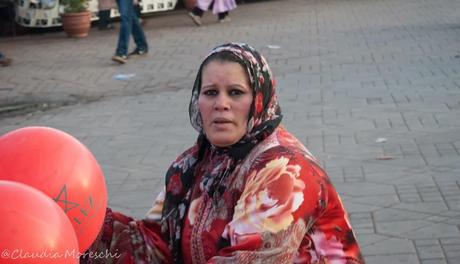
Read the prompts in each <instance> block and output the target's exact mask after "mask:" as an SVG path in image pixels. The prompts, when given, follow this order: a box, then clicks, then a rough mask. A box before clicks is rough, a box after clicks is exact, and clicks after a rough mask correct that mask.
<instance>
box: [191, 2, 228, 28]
mask: <svg viewBox="0 0 460 264" xmlns="http://www.w3.org/2000/svg"><path fill="white" fill-rule="evenodd" d="M210 8H212V12H213V13H214V14H217V18H218V21H219V23H225V22H230V16H229V12H230V11H231V10H233V9H235V8H236V2H235V0H197V1H196V4H195V7H193V9H192V11H191V12H189V13H188V15H189V17H190V18H191V19H192V21H193V23H195V25H197V26H201V25H202V23H201V17H203V14H204V12H205V11H206V10H208V9H210Z"/></svg>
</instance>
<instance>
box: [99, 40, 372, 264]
mask: <svg viewBox="0 0 460 264" xmlns="http://www.w3.org/2000/svg"><path fill="white" fill-rule="evenodd" d="M271 75H272V74H271V71H270V68H269V67H268V65H267V62H266V61H265V59H264V58H263V57H262V56H261V55H260V54H259V53H258V52H257V51H255V50H254V49H253V48H251V47H249V46H248V45H246V44H237V43H230V44H225V45H222V46H219V47H217V48H215V49H214V50H213V51H212V52H211V54H210V55H208V56H207V58H206V59H205V60H204V62H203V63H202V65H201V67H200V70H199V72H198V75H197V78H196V81H195V84H194V87H193V92H192V98H191V102H190V107H189V113H190V120H191V123H192V126H193V127H194V128H195V129H196V130H197V131H198V132H199V136H198V140H197V142H196V143H195V145H194V146H193V147H191V148H190V149H188V150H187V151H185V152H184V153H183V154H181V155H180V156H179V157H178V158H177V159H176V160H175V161H174V162H173V164H172V165H171V167H170V168H169V170H168V172H167V174H166V187H165V190H164V191H163V192H162V193H161V194H160V195H159V197H158V198H157V200H156V201H155V203H154V206H153V208H152V209H151V210H150V212H149V213H148V214H147V218H146V219H144V220H142V221H134V220H132V219H131V218H129V217H126V216H123V215H121V214H118V213H113V212H111V211H110V210H108V213H107V217H106V223H105V225H104V228H103V232H101V236H100V238H99V239H98V241H97V242H96V243H95V244H94V245H93V248H92V249H91V250H92V251H103V250H105V249H108V250H109V251H110V252H118V253H120V254H121V256H120V257H119V258H117V260H118V262H116V261H115V262H114V263H262V262H265V263H363V262H364V261H363V259H362V258H361V255H360V250H359V247H358V244H357V242H356V239H355V236H354V234H353V231H352V229H351V226H350V223H349V221H348V218H347V216H346V212H345V209H344V208H343V206H342V203H341V201H340V199H339V197H338V194H337V192H336V191H335V189H334V187H333V186H332V184H331V182H330V181H329V179H328V177H327V175H326V174H325V172H324V171H323V170H322V169H321V168H320V166H319V165H318V163H317V161H316V160H315V158H314V157H313V156H312V155H311V154H310V153H309V152H308V150H307V149H306V148H305V147H304V146H303V145H302V144H301V143H300V142H299V141H298V140H297V139H296V138H295V137H293V136H292V135H291V134H290V133H289V132H287V131H286V129H285V128H284V127H282V126H281V125H279V124H280V122H281V110H280V107H279V105H278V101H277V97H276V94H275V87H274V81H273V79H272V77H271ZM92 263H94V261H93V262H92Z"/></svg>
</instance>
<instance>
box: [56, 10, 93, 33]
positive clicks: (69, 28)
mask: <svg viewBox="0 0 460 264" xmlns="http://www.w3.org/2000/svg"><path fill="white" fill-rule="evenodd" d="M61 19H62V28H63V29H64V31H65V32H66V33H67V35H68V36H69V37H77V38H83V37H86V36H88V33H89V29H90V28H91V12H90V11H84V12H80V13H64V14H61Z"/></svg>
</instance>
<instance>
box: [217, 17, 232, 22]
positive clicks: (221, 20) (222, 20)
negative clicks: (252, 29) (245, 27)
mask: <svg viewBox="0 0 460 264" xmlns="http://www.w3.org/2000/svg"><path fill="white" fill-rule="evenodd" d="M230 21H232V20H231V19H230V17H229V16H226V17H224V18H222V19H219V23H228V22H230Z"/></svg>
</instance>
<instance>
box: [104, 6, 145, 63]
mask: <svg viewBox="0 0 460 264" xmlns="http://www.w3.org/2000/svg"><path fill="white" fill-rule="evenodd" d="M116 1H117V5H118V11H119V12H120V32H119V35H118V44H117V49H116V51H115V55H114V56H113V57H112V60H113V61H115V62H118V63H120V64H124V63H126V62H127V61H128V56H136V55H141V56H142V55H146V54H147V52H148V44H147V40H146V38H145V34H144V30H143V29H142V27H141V25H140V23H139V17H138V16H137V14H136V12H135V10H134V3H133V0H116ZM131 34H132V35H133V39H134V42H135V43H136V48H135V49H134V51H132V52H131V53H129V55H128V45H129V38H130V36H131Z"/></svg>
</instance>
